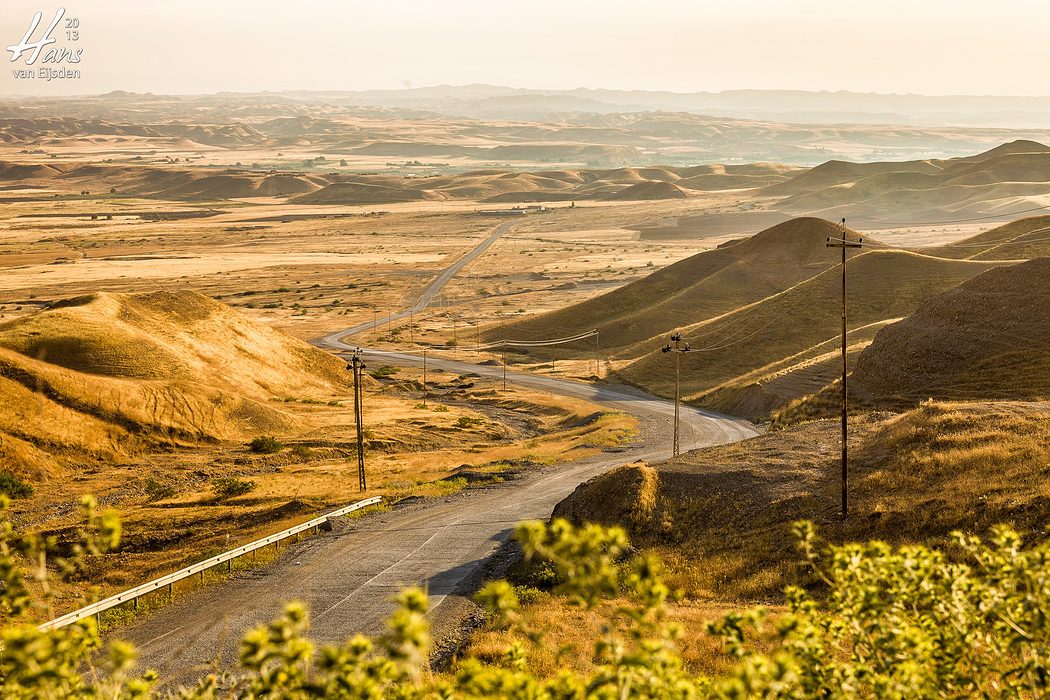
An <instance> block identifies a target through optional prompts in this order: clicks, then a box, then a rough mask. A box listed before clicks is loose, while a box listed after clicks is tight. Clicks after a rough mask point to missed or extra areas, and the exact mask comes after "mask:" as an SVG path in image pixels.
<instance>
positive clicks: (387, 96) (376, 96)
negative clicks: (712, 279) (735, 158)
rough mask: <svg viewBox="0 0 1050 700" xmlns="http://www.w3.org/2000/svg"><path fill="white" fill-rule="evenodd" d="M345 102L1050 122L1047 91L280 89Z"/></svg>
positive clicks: (539, 112)
mask: <svg viewBox="0 0 1050 700" xmlns="http://www.w3.org/2000/svg"><path fill="white" fill-rule="evenodd" d="M281 94H285V95H289V96H309V97H310V99H316V98H317V97H319V96H322V95H323V96H324V97H326V98H327V99H329V100H332V101H335V102H341V103H344V104H353V105H359V106H374V107H400V108H411V109H419V110H427V111H436V112H441V113H443V114H449V115H454V116H468V117H481V118H494V117H506V118H515V119H543V118H547V117H549V116H551V115H552V114H558V113H564V112H583V113H596V114H606V113H616V112H637V111H683V112H694V113H698V114H708V115H714V116H730V117H741V118H748V119H774V120H776V121H781V122H803V123H821V124H824V123H841V122H848V123H860V124H910V125H938V126H951V125H958V126H994V127H1014V128H1022V127H1028V128H1035V127H1044V126H1050V96H1039V97H1011V96H977V95H943V96H934V95H895V94H894V95H887V94H878V93H861V92H847V91H836V92H807V91H803V90H726V91H723V92H693V93H679V92H665V91H650V90H600V89H598V90H593V89H588V88H577V89H575V90H537V89H525V88H511V87H504V86H498V85H438V86H433V87H420V88H407V89H402V90H368V91H361V92H332V93H297V92H292V93H281Z"/></svg>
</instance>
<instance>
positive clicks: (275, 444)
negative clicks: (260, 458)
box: [248, 435, 284, 455]
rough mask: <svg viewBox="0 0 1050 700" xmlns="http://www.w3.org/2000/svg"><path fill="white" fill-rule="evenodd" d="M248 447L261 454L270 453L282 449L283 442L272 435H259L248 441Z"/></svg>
mask: <svg viewBox="0 0 1050 700" xmlns="http://www.w3.org/2000/svg"><path fill="white" fill-rule="evenodd" d="M248 448H249V449H250V450H251V451H252V452H255V453H256V454H261V455H272V454H274V453H277V452H280V451H281V450H283V449H284V444H283V443H282V442H281V441H280V440H278V439H277V438H275V437H273V436H272V435H260V436H259V437H257V438H254V439H253V440H252V441H251V442H250V443H248Z"/></svg>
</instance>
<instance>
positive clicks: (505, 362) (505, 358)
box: [500, 340, 507, 391]
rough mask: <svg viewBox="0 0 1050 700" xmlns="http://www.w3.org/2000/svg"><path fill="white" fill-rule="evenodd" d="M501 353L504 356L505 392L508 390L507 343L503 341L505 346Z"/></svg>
mask: <svg viewBox="0 0 1050 700" xmlns="http://www.w3.org/2000/svg"><path fill="white" fill-rule="evenodd" d="M500 353H501V354H502V355H503V391H506V390H507V341H505V340H504V341H503V345H502V347H501V348H500Z"/></svg>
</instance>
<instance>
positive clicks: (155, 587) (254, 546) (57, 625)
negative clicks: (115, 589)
mask: <svg viewBox="0 0 1050 700" xmlns="http://www.w3.org/2000/svg"><path fill="white" fill-rule="evenodd" d="M381 500H382V499H381V498H380V497H379V496H374V497H372V498H367V499H365V500H363V501H358V502H357V503H354V504H351V505H349V506H346V507H343V508H339V509H337V510H335V511H332V512H330V513H328V514H326V515H322V516H319V517H317V518H313V519H311V520H309V521H308V522H306V523H302V524H300V525H296V526H293V527H290V528H288V529H286V530H282V531H281V532H278V533H275V534H274V535H270V536H268V537H264V538H261V539H259V540H256V541H254V542H251V543H249V544H247V545H243V546H241V547H239V548H237V549H235V550H230V551H228V552H224V553H223V554H220V555H216V556H215V557H212V558H210V559H205V560H204V561H201V562H198V563H196V564H193V565H191V566H188V567H186V568H184V569H180V570H179V571H176V572H174V573H172V574H168V575H166V576H161V577H160V578H157V579H154V580H152V581H148V582H146V583H144V584H141V585H138V586H135V587H133V588H129V589H128V590H126V591H122V592H121V593H118V594H116V595H113V596H110V597H109V598H106V599H104V600H100V601H98V602H96V603H92V604H91V605H87V606H85V607H83V608H80V609H79V610H74V611H73V612H70V613H66V614H65V615H60V616H58V617H56V618H55V619H53V620H49V621H48V622H45V623H43V624H41V625H39V626H38V627H37V629H38V630H40V631H47V630H52V629H61V628H62V627H65V626H66V625H69V624H71V623H73V622H76V621H77V620H84V619H87V618H89V617H92V616H93V617H94V618H95V622H96V624H98V625H101V624H102V613H103V612H105V611H106V610H110V609H112V608H115V607H117V606H119V605H125V604H127V603H128V602H131V604H132V606H133V607H134V609H135V610H138V609H139V608H140V607H141V606H140V604H139V600H138V599H139V598H140V597H141V596H143V595H146V594H147V593H157V592H159V591H160V590H161V589H162V588H165V587H166V588H167V589H168V602H169V603H170V602H172V601H174V599H175V583H176V582H177V581H182V580H184V579H188V578H192V577H193V574H194V573H196V574H197V575H198V576H199V578H200V583H201V585H202V586H203V585H204V572H205V571H206V570H207V569H208V568H209V567H212V566H217V565H218V563H217V562H216V560H217V559H221V558H222V557H224V556H230V558H229V559H227V560H226V568H227V571H230V572H232V570H233V559H234V558H235V557H236V555H237V554H238V553H240V554H244V553H246V552H245V550H246V549H248V548H250V550H249V551H251V553H252V561H255V554H256V551H257V550H261V549H262V548H264V547H266V546H267V545H268V544H271V543H272V544H273V548H274V553H275V556H277V555H279V554H280V551H281V539H274V540H272V541H271V538H287V537H288V536H289V535H290V534H295V536H296V540H297V541H298V540H299V539H300V538H301V533H303V532H306V531H307V530H309V529H311V528H312V529H313V530H314V531H315V532H316V533H320V531H321V530H322V529H325V530H330V529H331V528H332V522H333V520H334V519H335V518H336V517H340V516H343V515H346V514H347V513H351V512H353V511H356V510H359V509H361V508H364V507H366V506H370V505H375V504H376V503H379V502H380V501H381ZM293 531H294V532H293ZM197 567H201V568H200V569H199V570H198V571H194V569H195V568H197Z"/></svg>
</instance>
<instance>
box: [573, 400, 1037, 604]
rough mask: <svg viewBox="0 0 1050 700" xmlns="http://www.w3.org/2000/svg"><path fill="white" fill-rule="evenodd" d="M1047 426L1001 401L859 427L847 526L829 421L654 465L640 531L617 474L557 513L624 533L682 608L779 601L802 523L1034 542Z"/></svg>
mask: <svg viewBox="0 0 1050 700" xmlns="http://www.w3.org/2000/svg"><path fill="white" fill-rule="evenodd" d="M1048 418H1050V405H1048V404H1045V403H1021V402H1006V403H1004V402H999V403H977V404H935V403H931V404H925V405H923V406H921V407H919V408H917V409H914V410H912V411H909V412H908V413H905V414H902V415H899V416H890V417H887V416H886V414H870V415H868V416H864V417H859V418H857V419H855V421H854V425H853V428H852V433H851V435H852V444H853V449H852V452H851V454H852V461H851V487H850V494H851V496H850V497H851V511H850V517H849V518H848V519H847V520H845V521H843V520H841V519H840V518H839V517H838V516H837V510H838V505H839V503H838V488H839V480H838V440H837V438H838V426H837V424H836V423H835V422H834V421H830V420H828V421H818V422H814V423H809V424H806V425H803V426H799V427H796V428H791V429H788V430H784V431H780V432H776V433H772V434H768V435H765V436H761V437H758V438H754V439H752V440H748V441H745V442H742V443H738V444H735V445H729V446H725V447H717V448H711V449H707V450H698V451H695V452H691V453H689V454H687V455H683V456H682V457H680V458H678V459H675V460H671V461H669V462H666V463H663V464H659V465H654V468H655V470H656V472H657V474H658V478H659V487H658V497H657V502H656V507H655V508H653V509H649V508H646V509H644V511H645V512H648V513H651V515H649V516H648V517H646V518H641V517H637V515H636V517H633V518H631V517H623V516H622V514H623V513H633V514H641V513H642V512H643V510H642V509H641V508H640V506H639V505H638V501H637V489H632V488H618V487H616V486H611V485H610V484H611V483H616V484H630V483H632V481H631V479H630V478H628V477H627V476H626V475H625V474H624V473H622V472H620V473H615V472H614V473H612V474H610V475H607V476H605V477H599V478H598V479H596V480H595V481H594V482H592V483H591V484H589V485H588V486H587V487H586V488H583V489H580V490H578V491H577V492H576V493H575V494H573V496H571V497H570V498H569V499H567V500H566V501H565V502H563V503H562V504H561V505H560V506H559V507H558V511H557V512H558V514H560V515H565V516H569V517H571V518H572V519H574V520H578V521H579V520H593V521H598V522H609V523H616V524H623V525H626V526H628V527H629V528H630V530H631V534H632V538H633V539H634V541H635V542H636V544H639V545H642V546H646V547H652V548H654V549H655V550H656V551H658V552H660V553H661V554H662V555H663V556H664V558H665V559H666V560H667V561H668V564H669V568H670V570H671V571H672V575H671V577H670V579H671V581H672V582H673V583H674V584H675V585H678V586H681V587H682V588H684V589H685V590H686V591H687V592H688V594H689V595H693V596H699V597H701V598H708V597H716V598H719V599H754V598H758V599H762V600H776V599H777V598H778V597H779V594H780V591H781V589H782V588H783V587H784V586H785V585H787V584H789V583H806V582H807V581H808V576H807V575H806V574H805V572H803V571H801V570H800V569H799V568H798V566H797V564H798V561H799V559H798V556H797V553H796V552H795V550H794V543H793V542H792V540H791V536H790V532H789V525H790V523H791V522H793V521H794V520H797V519H810V520H814V521H816V522H818V524H819V525H820V527H821V531H822V532H823V534H824V535H825V536H826V537H828V539H830V540H834V541H845V540H863V539H871V538H883V539H887V540H889V541H893V542H898V543H900V542H927V543H939V542H943V541H944V538H945V536H946V535H947V534H948V533H949V532H950V531H951V530H953V529H956V528H962V529H966V530H969V531H976V532H982V531H984V530H985V529H987V528H988V527H990V526H991V525H993V524H995V523H998V522H1013V523H1015V524H1016V525H1017V526H1018V527H1019V528H1021V530H1022V531H1023V532H1027V533H1029V534H1030V536H1032V537H1042V536H1043V532H1042V524H1043V523H1044V522H1045V520H1046V518H1047V517H1048V516H1050V489H1048V487H1047V483H1048V482H1047V476H1048V474H1050V471H1048V470H1050V467H1048V466H1047V465H1050V432H1048V431H1047V430H1046V427H1045V426H1046V425H1047V419H1048ZM625 469H627V470H634V469H637V467H627V468H625ZM592 494H593V495H594V497H593V498H592Z"/></svg>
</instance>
